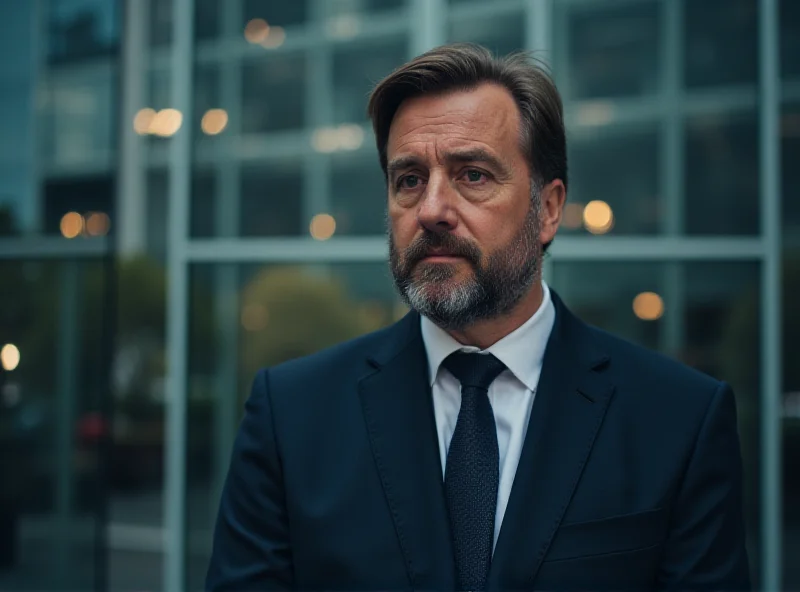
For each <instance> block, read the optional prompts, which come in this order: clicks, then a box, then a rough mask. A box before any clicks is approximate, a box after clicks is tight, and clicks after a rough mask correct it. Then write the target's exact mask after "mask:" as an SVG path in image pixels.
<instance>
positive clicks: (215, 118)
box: [200, 109, 228, 136]
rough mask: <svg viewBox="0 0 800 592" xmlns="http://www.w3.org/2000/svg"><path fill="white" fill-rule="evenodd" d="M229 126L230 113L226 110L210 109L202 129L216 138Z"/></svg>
mask: <svg viewBox="0 0 800 592" xmlns="http://www.w3.org/2000/svg"><path fill="white" fill-rule="evenodd" d="M227 125H228V112H227V111H225V109H209V110H208V111H206V112H205V114H204V115H203V120H202V121H201V122H200V128H201V129H202V130H203V131H204V132H205V133H206V134H208V135H209V136H216V135H217V134H219V133H221V132H222V131H223V130H224V129H225V128H226V127H227Z"/></svg>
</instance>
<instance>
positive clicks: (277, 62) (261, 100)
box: [242, 54, 306, 134]
mask: <svg viewBox="0 0 800 592" xmlns="http://www.w3.org/2000/svg"><path fill="white" fill-rule="evenodd" d="M305 83H306V58H305V56H304V55H303V54H286V55H277V56H268V57H263V58H246V59H245V61H244V62H243V65H242V133H244V134H251V133H260V132H276V131H284V130H292V129H298V128H302V127H303V126H304V125H305V100H306V96H305V95H306V92H305V91H306V85H305Z"/></svg>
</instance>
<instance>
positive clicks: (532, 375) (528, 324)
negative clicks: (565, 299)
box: [420, 282, 556, 390]
mask: <svg viewBox="0 0 800 592" xmlns="http://www.w3.org/2000/svg"><path fill="white" fill-rule="evenodd" d="M542 293H543V298H542V303H541V305H540V306H539V309H538V310H537V311H536V312H535V313H534V314H533V316H531V318H529V319H528V320H527V321H525V322H524V323H523V324H522V325H520V326H519V327H517V328H516V329H515V330H514V331H512V332H511V333H509V334H508V335H506V336H505V337H503V338H502V339H501V340H500V341H498V342H497V343H495V344H493V345H492V346H490V347H489V348H488V349H486V350H481V349H479V348H477V347H474V346H465V345H462V344H460V343H459V342H458V341H456V340H455V339H453V338H452V337H451V336H450V334H449V333H447V331H445V330H443V329H441V328H440V327H439V326H437V325H436V324H435V323H433V322H432V321H431V320H430V319H428V318H427V317H424V316H423V317H421V321H420V322H421V329H422V340H423V342H424V343H425V351H426V353H427V356H428V371H429V376H428V378H429V381H430V384H431V386H433V383H434V382H435V381H436V376H437V375H438V373H439V367H440V366H441V364H442V362H443V361H444V359H445V358H446V357H447V356H449V355H450V354H452V353H453V352H455V351H459V350H461V351H467V352H480V353H491V354H494V356H495V357H496V358H497V359H498V360H500V361H501V362H503V363H504V364H505V365H506V367H507V368H508V369H509V370H510V371H511V372H512V374H514V376H515V377H516V378H517V379H518V380H519V381H520V382H522V383H523V384H524V385H525V386H526V387H527V388H528V389H530V390H535V389H536V384H537V383H538V382H539V374H540V371H541V367H542V361H543V359H544V352H545V349H546V348H547V341H548V339H549V338H550V332H551V331H552V329H553V324H554V322H555V318H556V311H555V307H554V306H553V301H552V298H551V297H550V289H549V288H548V286H547V284H545V283H544V282H542Z"/></svg>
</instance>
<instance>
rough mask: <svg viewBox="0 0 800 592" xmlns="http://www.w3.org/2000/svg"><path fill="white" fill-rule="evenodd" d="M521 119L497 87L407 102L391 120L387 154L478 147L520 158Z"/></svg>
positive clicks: (517, 111)
mask: <svg viewBox="0 0 800 592" xmlns="http://www.w3.org/2000/svg"><path fill="white" fill-rule="evenodd" d="M520 123H521V118H520V114H519V110H518V109H517V105H516V103H515V101H514V98H513V97H512V96H511V93H510V92H509V91H508V90H506V89H505V88H503V87H501V86H498V85H495V84H483V85H480V86H478V87H476V88H474V89H471V90H459V91H453V92H448V93H444V94H436V95H425V96H420V97H414V98H411V99H408V100H407V101H405V102H404V103H403V104H402V105H401V106H400V108H399V109H398V110H397V113H396V114H395V116H394V119H393V120H392V125H391V127H390V129H389V138H388V142H387V145H386V151H387V156H388V158H389V159H390V160H391V159H392V158H394V157H396V156H399V155H401V154H406V153H413V154H422V153H425V154H435V153H436V152H437V151H438V150H439V149H441V148H448V147H456V146H479V147H481V148H489V149H490V150H492V151H493V152H495V153H496V154H498V155H499V156H501V157H509V158H513V157H520V158H521V157H522V154H521V150H520V143H519V139H520Z"/></svg>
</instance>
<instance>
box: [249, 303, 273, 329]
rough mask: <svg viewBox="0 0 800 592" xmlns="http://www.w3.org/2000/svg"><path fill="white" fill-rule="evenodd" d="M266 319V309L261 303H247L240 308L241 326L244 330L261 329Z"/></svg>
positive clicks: (267, 317)
mask: <svg viewBox="0 0 800 592" xmlns="http://www.w3.org/2000/svg"><path fill="white" fill-rule="evenodd" d="M268 320H269V314H267V309H266V308H265V307H264V306H263V305H261V304H248V305H247V306H245V307H244V309H242V327H244V330H245V331H262V330H263V329H264V328H265V327H266V326H267V321H268Z"/></svg>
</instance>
